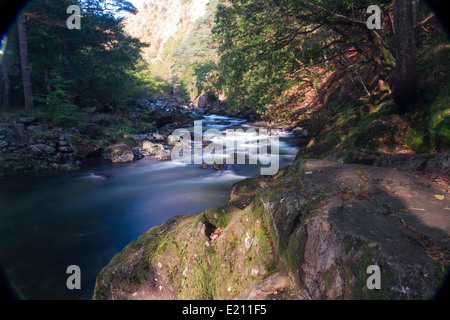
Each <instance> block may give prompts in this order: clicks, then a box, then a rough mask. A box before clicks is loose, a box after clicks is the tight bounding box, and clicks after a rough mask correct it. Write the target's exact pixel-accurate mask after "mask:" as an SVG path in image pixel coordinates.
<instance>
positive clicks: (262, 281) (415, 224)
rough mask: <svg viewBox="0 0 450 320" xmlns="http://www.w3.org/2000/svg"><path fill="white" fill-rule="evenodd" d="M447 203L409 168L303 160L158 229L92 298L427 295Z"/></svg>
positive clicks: (128, 251)
mask: <svg viewBox="0 0 450 320" xmlns="http://www.w3.org/2000/svg"><path fill="white" fill-rule="evenodd" d="M449 200H450V199H449V196H448V187H446V186H445V185H442V184H439V183H437V182H433V181H430V180H426V179H424V178H422V177H419V176H417V175H414V174H411V173H407V172H403V171H399V170H396V169H392V168H379V167H373V166H366V165H360V164H340V163H337V162H332V161H326V160H302V159H297V160H296V161H295V162H294V163H293V165H292V166H291V167H290V168H287V169H284V170H281V171H280V173H279V174H278V175H277V176H274V177H259V178H255V179H246V180H244V181H242V182H240V183H238V184H236V185H235V186H234V187H233V190H232V192H231V194H230V197H229V199H228V203H227V204H226V205H225V206H223V207H219V208H213V209H210V210H207V211H205V212H202V213H199V214H197V215H194V216H179V217H175V218H173V219H171V220H170V221H168V222H167V223H165V224H164V225H162V226H160V227H155V228H153V229H151V230H149V231H148V232H147V233H146V234H144V235H142V236H141V237H139V238H138V239H136V240H135V241H134V242H132V243H131V244H130V245H128V246H127V247H126V248H125V249H124V250H123V251H122V252H120V253H119V254H117V255H116V256H115V257H114V258H113V259H112V261H111V262H110V263H109V264H108V265H107V266H106V267H105V268H104V269H103V270H102V271H101V272H100V274H99V275H98V278H97V281H96V286H95V293H94V299H424V298H425V299H426V298H430V297H432V296H433V294H434V292H435V291H436V289H437V288H438V287H439V284H440V283H441V282H442V279H443V277H444V275H445V270H446V268H447V267H448V263H449V260H450V251H449V249H450V242H449V239H450V216H449V212H450V211H449V210H450V203H449ZM371 265H376V266H378V267H379V268H380V271H381V275H380V281H381V288H380V289H373V290H370V289H369V288H368V287H367V280H368V278H369V276H370V274H369V273H367V270H368V267H369V266H371Z"/></svg>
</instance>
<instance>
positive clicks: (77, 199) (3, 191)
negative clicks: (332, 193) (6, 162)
mask: <svg viewBox="0 0 450 320" xmlns="http://www.w3.org/2000/svg"><path fill="white" fill-rule="evenodd" d="M204 124H205V128H204V129H205V130H206V129H211V128H214V129H219V130H226V129H228V128H241V129H243V130H244V131H245V130H248V129H249V128H251V127H250V126H249V124H247V123H245V121H243V120H241V119H234V118H229V117H223V116H214V115H213V116H208V117H205V119H204ZM256 129H258V128H256ZM240 138H242V137H240ZM279 138H280V142H279V154H280V155H279V159H280V168H282V167H285V166H287V165H289V164H290V163H291V162H292V161H293V159H294V158H295V155H296V153H297V152H298V148H297V147H296V146H295V144H294V141H293V139H292V135H290V134H289V133H281V135H280V136H279ZM259 169H260V166H257V165H250V164H242V165H229V166H227V167H226V169H225V170H214V169H206V170H205V169H202V168H200V166H199V165H198V164H187V163H174V162H172V161H164V162H160V161H157V160H155V159H152V158H146V159H141V160H139V161H135V162H132V163H126V164H116V165H113V164H110V163H107V162H102V163H98V164H95V165H85V166H82V168H81V170H79V171H75V172H59V173H58V172H46V173H39V174H32V175H24V176H14V177H8V178H3V179H2V180H0V263H1V265H2V268H3V271H4V272H5V273H6V275H7V278H8V280H9V281H10V283H11V285H12V286H13V288H14V290H15V292H16V293H17V294H18V295H19V296H20V297H21V298H23V299H91V298H92V294H93V290H94V285H95V278H96V276H97V274H98V272H99V271H100V270H101V269H102V268H103V267H104V266H105V265H106V264H107V263H108V262H109V261H110V259H111V258H112V257H113V256H114V255H115V254H116V253H118V252H119V251H120V250H122V249H123V248H124V247H125V246H126V245H127V244H129V243H130V242H131V241H133V240H134V239H136V238H137V237H138V236H139V235H141V234H143V233H145V232H146V231H147V230H148V229H150V228H152V227H154V226H158V225H161V224H163V223H164V222H165V221H167V220H168V219H170V218H172V217H174V216H177V215H186V214H196V213H199V212H201V211H203V210H206V209H208V208H212V207H215V206H220V205H223V204H224V203H225V202H226V200H227V198H228V195H229V192H230V190H231V186H232V185H233V184H234V183H236V182H238V181H241V180H243V179H245V178H247V177H254V176H256V175H258V174H259V173H260V170H259ZM70 265H77V266H79V267H80V270H81V289H79V290H77V289H74V290H69V289H68V288H67V286H66V280H67V278H68V277H69V276H70V275H69V274H67V273H66V270H67V267H68V266H70Z"/></svg>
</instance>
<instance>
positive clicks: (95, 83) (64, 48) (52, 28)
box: [6, 0, 144, 113]
mask: <svg viewBox="0 0 450 320" xmlns="http://www.w3.org/2000/svg"><path fill="white" fill-rule="evenodd" d="M70 5H78V6H79V7H81V8H82V10H81V11H82V12H81V14H82V18H81V30H76V29H74V30H69V29H68V28H67V26H66V23H65V20H64V17H65V16H64V15H65V12H66V9H67V7H68V6H70ZM133 10H134V7H133V6H132V5H131V4H130V3H129V2H127V1H124V0H114V1H106V0H101V1H93V0H83V1H81V0H78V1H72V0H62V1H57V2H55V1H53V0H31V1H29V3H28V5H27V7H26V8H25V11H24V15H25V20H26V28H27V38H28V49H29V59H30V69H31V78H32V86H33V93H34V96H35V101H36V102H38V106H37V107H40V106H42V105H45V106H53V107H54V108H55V109H58V110H59V111H61V110H65V111H64V113H70V112H69V111H68V110H69V109H71V108H72V107H73V106H74V105H77V106H86V105H87V106H96V105H102V106H106V105H109V104H112V103H117V102H119V101H120V100H121V99H124V98H125V97H126V96H127V95H128V93H129V86H130V85H131V84H132V82H133V79H132V78H131V77H130V76H129V72H130V70H133V69H134V68H135V64H136V61H137V60H138V59H139V57H140V56H139V55H140V50H141V48H142V47H143V46H144V44H143V43H141V42H140V41H138V40H137V39H134V38H132V37H130V36H129V35H127V34H126V33H125V32H124V27H123V24H122V18H120V14H121V13H123V12H132V11H133ZM11 30H12V34H11V36H10V38H14V32H15V31H14V30H15V27H13V28H11ZM7 51H8V54H9V56H8V59H7V61H6V64H7V70H8V74H11V76H10V78H9V80H10V82H11V87H13V88H16V87H19V88H20V87H21V79H20V77H18V76H16V71H15V70H17V69H18V68H17V66H18V49H17V43H16V41H12V42H11V43H8V45H7ZM17 71H18V70H17ZM18 74H19V75H20V73H18ZM11 96H12V100H13V102H14V103H13V105H20V104H21V96H22V93H21V92H20V90H12V92H11Z"/></svg>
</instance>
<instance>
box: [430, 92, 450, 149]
mask: <svg viewBox="0 0 450 320" xmlns="http://www.w3.org/2000/svg"><path fill="white" fill-rule="evenodd" d="M430 115H431V116H430V123H429V128H430V129H429V130H430V138H431V144H432V145H434V146H436V147H437V148H438V149H440V148H441V147H444V146H446V147H448V146H450V85H448V84H447V85H446V86H445V87H444V88H443V89H442V90H441V92H440V93H439V95H438V96H437V98H436V100H435V101H434V103H433V104H432V106H431V107H430Z"/></svg>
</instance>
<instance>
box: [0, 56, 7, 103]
mask: <svg viewBox="0 0 450 320" xmlns="http://www.w3.org/2000/svg"><path fill="white" fill-rule="evenodd" d="M8 107H9V79H8V74H7V73H6V68H5V67H4V65H3V60H2V59H1V57H0V108H8Z"/></svg>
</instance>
